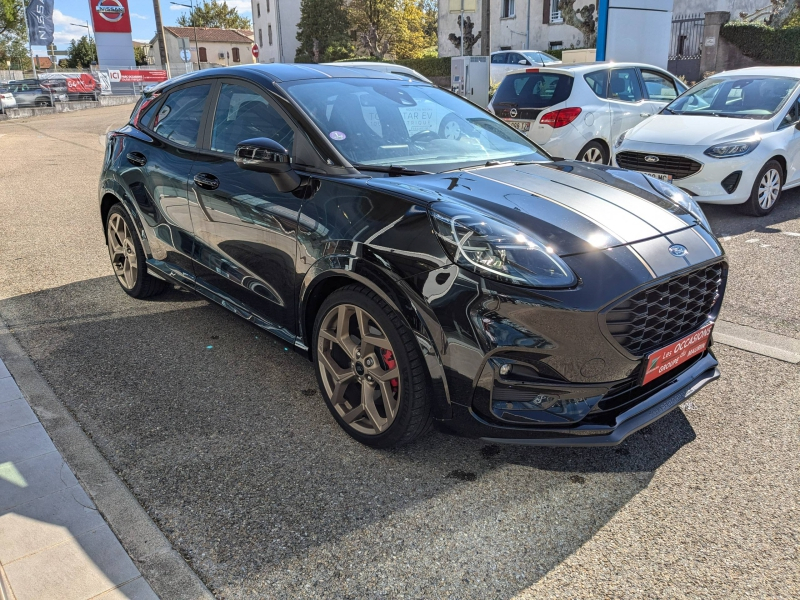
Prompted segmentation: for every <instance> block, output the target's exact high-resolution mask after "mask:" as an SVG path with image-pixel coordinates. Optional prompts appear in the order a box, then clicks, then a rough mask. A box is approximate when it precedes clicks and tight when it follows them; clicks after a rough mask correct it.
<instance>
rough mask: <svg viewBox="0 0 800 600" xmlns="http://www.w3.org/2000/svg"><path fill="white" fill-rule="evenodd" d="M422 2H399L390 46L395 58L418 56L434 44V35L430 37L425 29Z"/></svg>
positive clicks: (404, 0) (413, 0)
mask: <svg viewBox="0 0 800 600" xmlns="http://www.w3.org/2000/svg"><path fill="white" fill-rule="evenodd" d="M423 4H424V3H423V2H420V1H418V0H400V2H399V7H398V9H399V14H398V19H397V21H398V27H397V31H396V33H395V38H394V44H393V47H392V51H393V53H394V55H395V56H396V57H397V58H420V57H422V55H423V54H425V51H426V49H428V48H429V47H430V46H432V45H435V44H436V37H435V36H434V37H433V38H431V36H429V35H428V34H427V33H426V30H425V24H426V23H425V13H424V12H423Z"/></svg>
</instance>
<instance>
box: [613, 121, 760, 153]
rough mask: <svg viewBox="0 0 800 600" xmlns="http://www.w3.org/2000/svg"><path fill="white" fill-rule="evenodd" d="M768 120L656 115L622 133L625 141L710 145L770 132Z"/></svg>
mask: <svg viewBox="0 0 800 600" xmlns="http://www.w3.org/2000/svg"><path fill="white" fill-rule="evenodd" d="M772 129H773V127H772V122H771V121H761V120H755V119H736V118H730V117H701V116H697V115H696V116H687V115H655V116H653V117H650V118H649V119H645V120H644V121H642V122H641V123H639V124H638V125H637V126H636V127H634V128H633V129H631V130H629V131H628V133H626V134H625V141H631V142H644V143H648V144H675V145H680V146H712V145H714V144H719V143H721V142H730V141H735V140H741V139H745V138H749V137H751V136H753V135H755V134H757V133H766V132H768V131H772Z"/></svg>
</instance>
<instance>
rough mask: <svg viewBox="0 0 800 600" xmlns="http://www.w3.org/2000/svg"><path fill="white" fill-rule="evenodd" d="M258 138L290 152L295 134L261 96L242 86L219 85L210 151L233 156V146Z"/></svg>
mask: <svg viewBox="0 0 800 600" xmlns="http://www.w3.org/2000/svg"><path fill="white" fill-rule="evenodd" d="M258 137H265V138H270V139H271V140H274V141H276V142H278V143H279V144H280V145H281V146H283V147H284V148H286V149H287V150H289V151H290V152H291V150H292V143H293V142H294V131H293V130H292V128H291V127H289V124H288V123H287V122H286V121H285V120H284V119H283V117H281V116H280V115H279V114H278V111H276V110H275V109H274V108H273V107H272V106H270V105H269V104H268V103H267V101H266V99H265V98H264V97H263V96H262V95H261V94H259V93H257V92H255V91H253V90H251V89H250V88H247V87H244V86H241V85H236V84H231V83H224V84H222V89H221V90H220V92H219V100H217V109H216V110H215V111H214V125H213V128H212V130H211V149H212V150H214V151H215V152H224V153H226V154H233V152H234V151H235V150H236V144H238V143H239V142H243V141H244V140H249V139H252V138H258Z"/></svg>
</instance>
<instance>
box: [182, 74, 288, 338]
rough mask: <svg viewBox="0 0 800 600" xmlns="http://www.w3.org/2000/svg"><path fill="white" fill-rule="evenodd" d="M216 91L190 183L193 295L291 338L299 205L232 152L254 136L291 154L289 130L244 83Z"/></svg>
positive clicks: (228, 83) (228, 82)
mask: <svg viewBox="0 0 800 600" xmlns="http://www.w3.org/2000/svg"><path fill="white" fill-rule="evenodd" d="M217 89H218V92H215V94H214V95H215V101H214V109H213V110H212V111H211V113H210V116H209V125H208V127H207V131H206V133H205V136H204V141H203V148H204V151H203V153H202V155H201V156H200V157H199V158H198V160H197V162H196V163H195V164H194V167H193V169H192V175H191V181H190V190H191V191H190V195H191V197H192V198H193V201H192V203H191V205H190V208H191V214H192V223H193V225H194V234H195V240H196V246H195V255H194V259H195V269H196V272H197V283H196V286H197V290H198V291H200V292H201V293H204V294H206V295H208V296H210V297H212V298H214V299H216V300H217V301H223V302H227V303H228V304H227V305H228V306H229V307H231V306H232V307H234V308H237V309H239V310H240V312H242V314H244V316H249V315H248V314H247V313H249V314H250V315H254V316H255V317H256V318H258V319H262V320H263V322H259V325H261V326H262V327H265V328H266V329H269V330H271V331H272V332H273V333H275V334H276V335H279V336H281V337H283V338H285V339H289V340H291V339H293V338H294V330H295V298H294V290H295V254H296V251H297V220H298V215H299V210H300V205H301V200H300V199H299V198H297V197H295V196H294V195H293V194H292V193H284V192H279V191H278V189H277V188H276V187H275V183H274V182H273V180H272V177H271V176H270V175H267V174H265V173H256V172H254V171H245V170H243V169H240V168H239V167H238V166H237V165H236V163H235V162H234V151H235V149H236V145H237V144H238V143H239V142H243V141H245V140H248V139H252V138H259V137H260V138H269V139H272V140H274V141H276V142H278V143H279V144H281V145H282V146H283V147H285V148H286V149H287V150H289V151H290V152H292V151H293V147H294V140H295V132H296V128H295V126H294V124H290V122H289V121H288V120H287V119H286V117H285V115H284V114H283V112H282V111H281V110H280V108H279V107H278V106H277V105H276V104H275V102H274V101H273V100H272V99H271V98H269V97H268V96H267V94H266V93H265V92H263V91H262V90H261V89H260V88H258V87H256V86H254V85H252V84H250V83H248V82H245V81H241V80H237V79H223V80H220V82H219V83H218V84H217Z"/></svg>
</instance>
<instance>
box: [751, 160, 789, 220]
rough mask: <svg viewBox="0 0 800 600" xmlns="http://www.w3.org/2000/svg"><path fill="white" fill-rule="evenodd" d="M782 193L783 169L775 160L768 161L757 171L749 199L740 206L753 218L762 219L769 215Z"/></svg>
mask: <svg viewBox="0 0 800 600" xmlns="http://www.w3.org/2000/svg"><path fill="white" fill-rule="evenodd" d="M782 191H783V167H781V165H780V163H779V162H778V161H776V160H770V161H769V162H767V164H765V165H764V166H763V167H762V169H761V171H759V173H758V176H757V177H756V180H755V182H754V183H753V189H752V190H751V191H750V198H748V199H747V202H745V203H744V204H743V205H742V208H743V210H744V211H745V212H746V213H747V214H749V215H752V216H754V217H764V216H766V215H768V214H769V213H771V212H772V211H773V210H774V208H775V205H776V204H777V203H778V199H779V198H780V197H781V192H782Z"/></svg>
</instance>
